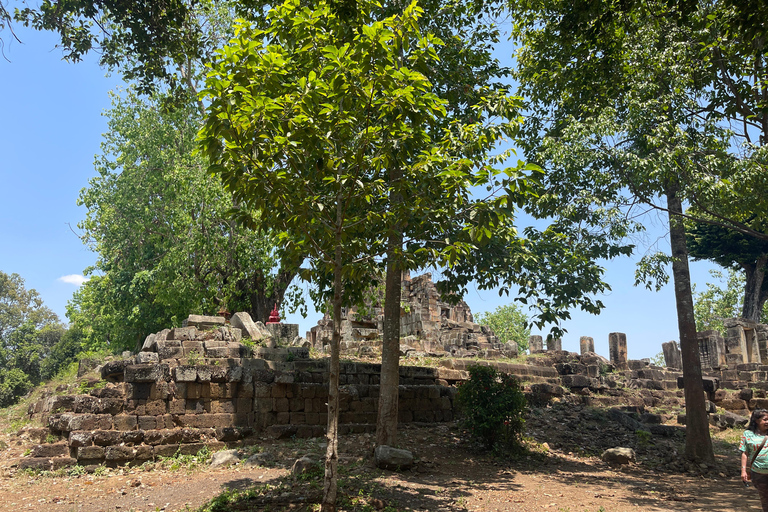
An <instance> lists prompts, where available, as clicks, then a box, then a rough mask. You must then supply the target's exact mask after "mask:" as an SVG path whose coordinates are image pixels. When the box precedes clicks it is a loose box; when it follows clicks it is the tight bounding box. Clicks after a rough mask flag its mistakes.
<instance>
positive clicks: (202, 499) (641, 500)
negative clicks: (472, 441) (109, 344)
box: [0, 457, 760, 512]
mask: <svg viewBox="0 0 768 512" xmlns="http://www.w3.org/2000/svg"><path fill="white" fill-rule="evenodd" d="M551 462H552V463H551V464H547V466H546V467H543V468H540V469H539V470H538V471H536V470H533V469H531V470H523V471H516V470H512V469H506V468H501V467H493V466H492V467H490V468H489V467H488V466H487V464H486V463H485V462H484V461H472V460H469V461H466V462H459V461H456V462H453V463H451V464H446V465H439V466H438V467H436V468H434V469H433V470H431V471H429V472H425V473H422V472H406V473H402V474H399V473H390V472H385V473H382V474H381V476H380V477H378V478H377V479H376V481H377V482H378V483H379V484H380V486H381V487H380V492H379V493H377V494H378V495H379V496H380V497H381V499H382V500H383V501H384V503H387V504H388V503H390V502H392V503H393V504H394V502H397V503H398V504H399V505H400V506H404V505H405V506H407V508H410V509H411V510H430V511H432V510H434V511H443V510H444V511H458V510H471V511H484V512H485V511H488V512H491V511H520V512H534V511H541V510H553V511H563V512H565V511H569V512H585V511H586V512H597V511H599V510H601V507H602V510H604V511H605V512H621V511H648V512H657V511H700V510H706V511H721V512H737V511H738V512H741V511H750V510H760V508H759V503H758V500H757V498H756V493H755V492H754V491H753V490H752V489H748V490H746V489H744V487H743V486H742V485H741V484H740V483H739V482H737V481H735V480H734V479H728V480H722V479H704V478H701V477H686V476H680V475H661V474H654V473H652V472H648V471H644V470H642V469H639V468H632V469H627V470H624V471H615V470H611V469H610V468H606V467H601V466H602V464H601V463H598V462H597V461H586V462H578V461H571V460H568V459H561V458H559V457H553V458H552V461H551ZM286 473H287V470H285V469H269V468H261V467H258V468H253V469H247V468H243V467H237V468H234V469H208V470H202V471H194V472H192V473H188V472H186V471H184V470H178V471H170V472H169V471H161V472H141V471H136V470H134V471H126V472H124V473H123V474H120V473H116V474H113V475H110V476H92V475H84V476H77V477H60V478H53V477H36V478H34V477H30V476H15V477H10V478H4V479H3V481H2V483H0V511H9V512H11V511H13V512H17V511H22V510H23V511H39V512H43V511H51V512H64V511H67V512H68V511H82V512H96V511H120V512H124V511H134V512H139V511H143V512H146V511H155V510H164V511H177V510H190V509H191V510H195V509H197V508H198V507H199V506H201V505H203V504H204V503H206V502H207V501H209V500H210V499H211V498H213V497H214V496H216V495H217V494H219V493H220V492H221V491H222V490H224V489H233V488H235V489H245V488H247V487H250V486H253V485H261V484H265V483H270V484H275V483H276V482H277V478H279V477H281V476H284V475H285V474H286Z"/></svg>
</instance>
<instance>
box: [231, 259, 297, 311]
mask: <svg viewBox="0 0 768 512" xmlns="http://www.w3.org/2000/svg"><path fill="white" fill-rule="evenodd" d="M295 276H296V271H287V270H283V271H281V272H280V273H278V274H277V277H275V281H274V284H273V287H272V289H271V290H270V289H268V287H267V285H266V280H265V279H264V277H263V276H259V277H258V278H257V279H255V282H254V286H253V289H252V290H250V291H249V293H248V296H249V302H250V304H251V307H250V311H249V312H248V313H249V314H250V315H251V318H252V319H253V321H254V322H264V323H266V322H267V320H269V314H270V313H271V312H272V310H273V309H274V308H275V304H277V305H278V309H279V308H280V307H281V306H282V304H283V298H284V297H285V292H286V290H287V289H288V286H290V284H291V281H293V278H294V277H295ZM232 313H235V311H232ZM280 313H281V316H284V312H283V311H282V309H281V310H280Z"/></svg>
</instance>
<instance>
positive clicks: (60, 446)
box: [30, 442, 69, 457]
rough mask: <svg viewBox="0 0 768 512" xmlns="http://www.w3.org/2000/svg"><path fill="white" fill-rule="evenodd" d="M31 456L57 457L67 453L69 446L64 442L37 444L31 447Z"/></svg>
mask: <svg viewBox="0 0 768 512" xmlns="http://www.w3.org/2000/svg"><path fill="white" fill-rule="evenodd" d="M30 455H31V456H32V457H59V456H62V455H67V456H68V455H69V446H68V445H67V443H66V442H61V443H53V444H38V445H36V446H34V447H32V453H31V454H30Z"/></svg>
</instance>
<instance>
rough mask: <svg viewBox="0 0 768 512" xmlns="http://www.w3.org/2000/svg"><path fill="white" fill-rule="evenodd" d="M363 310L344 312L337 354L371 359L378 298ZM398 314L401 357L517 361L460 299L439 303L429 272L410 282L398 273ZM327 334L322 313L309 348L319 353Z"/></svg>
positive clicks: (328, 324)
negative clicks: (477, 320)
mask: <svg viewBox="0 0 768 512" xmlns="http://www.w3.org/2000/svg"><path fill="white" fill-rule="evenodd" d="M379 295H380V296H379V297H378V299H377V301H376V302H375V303H373V302H374V301H369V303H368V304H367V305H366V307H365V308H362V310H361V308H357V307H351V308H344V309H343V310H342V319H341V353H342V354H344V353H356V354H357V355H373V354H375V352H376V351H377V350H378V349H379V347H380V346H381V337H382V333H383V332H384V309H383V305H382V304H383V296H382V295H381V294H379ZM402 302H403V306H402V307H401V310H400V338H401V340H402V341H401V353H402V354H403V355H409V354H411V355H417V356H418V355H428V356H435V357H442V356H446V357H487V358H498V357H517V355H518V350H517V344H515V343H514V342H512V343H510V342H509V341H508V340H499V339H498V337H497V336H496V335H495V334H494V332H493V330H491V329H490V328H489V327H487V326H483V325H479V324H476V323H475V322H474V321H473V317H472V312H471V311H470V309H469V306H468V305H467V303H466V302H464V301H459V302H458V303H457V304H450V303H448V302H445V301H443V300H441V298H440V293H439V292H438V291H437V288H436V286H435V283H434V282H432V274H429V273H427V274H423V275H420V276H417V277H414V278H411V276H410V274H408V273H407V272H406V273H403V279H402ZM332 335H333V319H332V318H331V317H330V316H329V315H328V314H326V315H325V316H323V318H322V319H321V320H320V321H319V322H318V324H317V325H316V326H314V327H312V329H311V330H310V331H309V332H307V336H306V338H307V340H308V342H309V345H310V346H312V347H314V348H316V349H318V350H323V348H324V347H325V346H327V345H328V344H329V343H330V341H331V337H332Z"/></svg>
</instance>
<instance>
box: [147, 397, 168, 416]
mask: <svg viewBox="0 0 768 512" xmlns="http://www.w3.org/2000/svg"><path fill="white" fill-rule="evenodd" d="M166 412H167V410H166V402H165V400H151V401H148V402H147V403H146V405H145V408H144V414H146V415H147V416H161V415H163V414H165V413H166Z"/></svg>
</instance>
